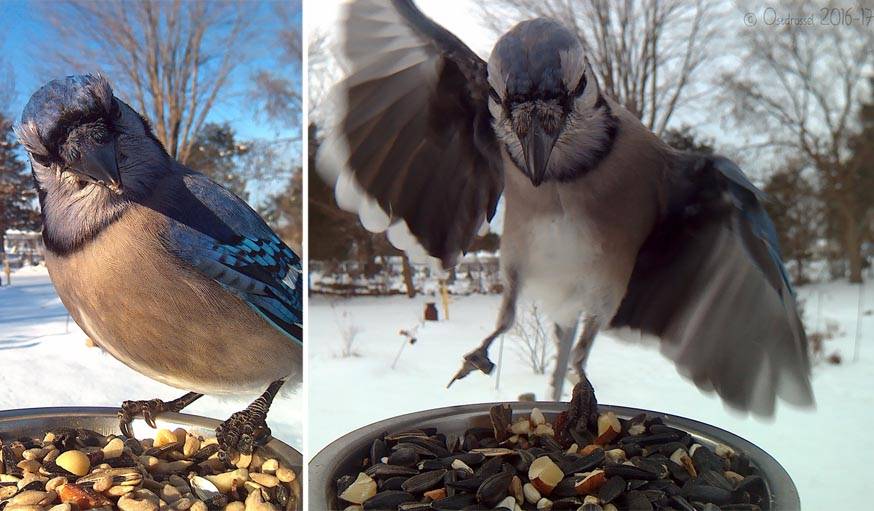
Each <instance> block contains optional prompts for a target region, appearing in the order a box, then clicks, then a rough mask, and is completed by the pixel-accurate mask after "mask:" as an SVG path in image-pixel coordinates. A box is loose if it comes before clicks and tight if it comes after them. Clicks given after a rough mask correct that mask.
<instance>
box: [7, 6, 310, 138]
mask: <svg viewBox="0 0 874 511" xmlns="http://www.w3.org/2000/svg"><path fill="white" fill-rule="evenodd" d="M282 1H284V2H288V0H282ZM271 3H272V2H271V1H255V0H247V1H246V2H245V3H244V4H245V5H246V6H251V8H252V11H251V12H252V14H253V16H256V17H257V18H259V20H260V25H259V29H258V32H259V33H260V34H261V35H262V36H263V39H264V42H263V43H262V44H264V51H263V52H260V56H259V57H258V58H257V59H255V60H253V61H251V62H248V63H246V64H245V65H243V66H241V67H240V68H239V69H238V70H237V71H236V72H235V74H234V75H233V76H232V79H231V81H230V83H229V86H228V87H227V88H226V92H227V94H225V97H224V100H223V101H221V102H220V103H217V104H216V106H215V107H214V108H213V109H212V110H211V112H210V115H209V117H208V121H214V122H225V121H227V122H228V123H230V124H231V126H233V127H234V128H235V129H236V131H237V134H238V138H240V139H241V140H248V139H267V140H272V139H277V138H288V137H292V136H297V135H299V132H298V130H297V129H294V130H293V129H290V128H286V127H278V126H274V125H271V124H270V123H268V122H266V121H265V119H264V118H262V117H259V116H258V115H256V110H255V107H254V105H253V104H252V100H251V98H249V97H248V95H247V94H246V92H247V91H248V90H249V88H250V87H251V81H250V80H251V76H252V74H253V73H254V72H255V71H256V70H257V69H263V68H265V67H266V68H274V69H280V67H279V63H278V62H277V60H276V56H275V54H276V53H277V51H276V50H274V47H275V45H276V43H275V38H273V37H272V34H275V33H276V32H277V31H278V30H280V28H281V26H280V23H281V21H280V20H279V19H278V18H277V17H276V16H271V13H272V12H273V7H274V6H273V5H271ZM45 8H51V2H50V0H41V1H37V0H2V1H0V59H3V61H4V62H3V63H4V64H6V65H8V66H9V67H11V69H12V71H13V74H14V76H15V83H16V86H15V91H16V94H15V97H14V98H13V99H12V101H11V102H10V104H9V105H3V106H6V108H5V110H6V111H7V113H8V114H11V115H12V116H14V118H15V119H16V120H18V119H19V117H20V115H21V110H22V109H23V108H24V105H25V104H26V103H27V100H28V98H29V97H30V95H31V94H32V93H33V92H34V91H35V90H36V89H38V88H39V87H40V86H41V85H42V84H43V83H45V82H47V81H48V80H51V79H53V78H57V76H50V75H46V74H44V73H45V72H44V71H43V70H41V69H40V68H39V62H40V60H41V56H40V55H38V54H37V52H38V50H39V48H40V47H41V46H40V45H38V44H35V43H34V42H35V41H48V42H49V44H51V42H52V40H53V39H56V36H55V34H54V30H53V27H52V26H51V24H50V23H49V22H48V21H47V20H45V19H44V18H43V12H44V10H45ZM294 20H295V22H296V23H297V25H298V28H299V26H300V21H301V18H300V12H298V14H297V15H296V16H295V18H294ZM87 33H88V32H87V31H85V30H83V35H84V36H87ZM57 47H58V48H59V51H63V50H62V48H61V45H57ZM284 67H285V68H287V66H284ZM5 72H6V69H5V66H0V73H5ZM71 72H72V71H71ZM283 73H288V75H289V76H292V77H294V78H295V79H296V80H297V81H298V83H300V69H299V68H296V69H284V70H283ZM109 78H110V81H112V77H109ZM117 92H120V91H117ZM119 95H123V94H122V93H119ZM293 150H294V151H295V153H299V147H297V148H294V149H293Z"/></svg>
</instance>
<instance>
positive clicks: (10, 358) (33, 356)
mask: <svg viewBox="0 0 874 511" xmlns="http://www.w3.org/2000/svg"><path fill="white" fill-rule="evenodd" d="M3 283H4V287H0V409H12V408H30V407H42V406H112V407H117V406H118V405H119V404H121V402H122V401H124V400H125V399H151V398H154V397H159V398H162V399H165V400H169V399H173V398H176V397H179V396H180V395H182V394H183V393H184V391H180V390H179V389H175V388H173V387H169V386H166V385H163V384H161V383H158V382H155V381H153V380H150V379H149V378H146V377H145V376H141V375H140V374H138V373H136V372H135V371H133V370H131V369H128V367H127V366H125V365H124V364H122V363H121V362H118V361H117V360H115V359H114V358H112V357H111V356H110V355H108V354H106V353H104V352H103V351H102V350H100V349H98V348H89V347H88V346H86V344H85V339H86V336H85V334H84V333H83V332H82V331H81V330H80V329H79V328H78V327H77V326H76V324H75V323H74V322H72V321H70V322H69V323H68V322H67V313H66V310H65V309H64V306H63V305H62V304H61V301H60V299H58V297H57V295H56V294H55V291H54V288H53V287H52V284H51V281H50V280H49V277H48V273H47V272H46V269H45V268H44V267H26V268H22V269H20V270H18V271H17V272H15V273H13V274H12V286H11V287H6V286H5V284H6V279H5V277H4V279H3ZM255 397H256V396H243V397H240V398H236V397H235V398H216V397H212V396H204V397H202V398H200V399H199V400H198V401H196V402H195V403H194V404H192V405H191V406H190V407H188V408H186V409H185V410H184V412H185V413H191V414H195V415H202V416H206V417H212V418H215V419H219V420H224V419H226V418H228V417H229V416H230V415H231V414H232V413H234V412H236V411H238V410H241V409H243V408H245V407H246V406H247V405H248V403H249V402H250V401H252V400H253V399H254V398H255ZM302 409H303V399H302V393H301V392H298V393H297V394H289V395H280V396H279V397H277V399H276V400H275V401H274V403H273V408H272V410H271V412H270V415H269V417H268V420H267V422H268V424H269V425H270V428H271V429H272V431H273V435H274V436H275V437H276V438H279V439H281V440H282V441H284V442H286V443H288V444H289V445H292V446H294V447H295V448H297V449H298V450H300V449H301V446H302V443H303V442H302V437H303V413H302Z"/></svg>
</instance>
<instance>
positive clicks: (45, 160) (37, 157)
mask: <svg viewBox="0 0 874 511" xmlns="http://www.w3.org/2000/svg"><path fill="white" fill-rule="evenodd" d="M30 156H31V157H32V158H33V161H35V162H37V163H39V164H40V165H42V166H43V167H48V166H49V165H51V164H52V161H51V159H49V157H48V156H45V155H43V154H36V153H30Z"/></svg>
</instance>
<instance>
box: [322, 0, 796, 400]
mask: <svg viewBox="0 0 874 511" xmlns="http://www.w3.org/2000/svg"><path fill="white" fill-rule="evenodd" d="M343 30H344V35H345V41H344V43H343V51H344V52H345V55H346V57H347V59H348V61H349V64H350V66H351V70H350V73H349V75H348V77H347V78H346V79H345V80H343V81H342V82H340V84H339V85H338V87H337V89H336V92H337V95H338V99H339V101H338V103H337V109H336V119H335V123H334V124H335V126H334V127H333V130H332V131H331V133H330V135H329V137H328V138H327V140H326V141H325V143H324V145H323V146H322V149H321V150H320V154H319V156H318V166H319V168H320V171H321V172H322V173H323V175H324V176H325V177H326V179H327V180H328V181H332V182H334V183H335V191H336V197H337V202H338V204H339V205H340V206H341V207H343V208H345V209H347V210H350V211H354V212H357V213H358V214H359V216H360V217H361V220H362V223H363V224H364V225H365V227H367V228H369V229H371V230H373V231H377V232H379V231H387V235H388V238H389V240H390V241H392V242H393V243H394V244H395V245H396V246H398V247H399V248H402V249H404V250H407V251H408V252H410V253H412V254H427V255H430V256H433V257H434V258H437V259H439V260H440V262H441V263H442V265H443V266H444V267H449V266H452V265H453V264H454V263H455V262H456V260H457V257H458V256H459V255H460V254H461V253H462V252H463V251H465V250H466V249H467V248H468V247H469V246H470V244H471V241H472V239H473V237H474V236H475V235H476V234H477V232H478V231H479V230H480V229H481V228H482V226H483V224H484V223H485V222H486V221H487V220H490V219H491V218H492V216H493V215H494V213H495V208H496V207H497V204H498V199H499V197H500V196H501V195H502V194H503V197H504V201H505V207H506V209H505V216H504V224H503V225H504V227H503V233H502V236H501V267H502V273H503V278H504V284H505V285H504V295H503V301H502V305H501V307H500V311H499V314H498V321H497V326H496V328H495V331H494V332H493V333H492V334H491V335H489V336H488V337H487V338H486V339H485V340H484V341H483V342H482V343H481V344H480V346H479V347H478V348H477V349H475V350H474V351H472V352H470V353H468V354H467V355H465V357H464V364H463V366H462V368H461V370H460V371H459V372H458V373H457V374H456V375H455V378H453V380H452V381H455V379H457V378H463V377H465V376H466V375H467V374H469V373H470V372H472V371H474V370H481V371H483V372H486V373H489V372H490V371H491V370H492V368H493V367H494V364H492V362H491V361H490V360H489V358H488V348H489V346H490V344H491V343H492V341H493V340H494V339H495V338H497V337H498V336H500V335H501V334H503V333H505V332H506V331H507V330H508V329H509V328H510V327H511V326H512V325H513V322H514V316H515V311H516V302H517V297H518V296H519V294H520V293H521V292H526V293H527V294H528V295H529V296H530V297H532V298H534V299H536V300H538V301H540V302H541V303H542V304H543V307H544V310H545V311H546V312H547V313H548V315H549V316H550V318H551V319H552V320H553V322H554V325H555V328H554V331H555V336H556V340H557V344H558V350H557V352H558V355H557V363H556V369H555V372H554V373H553V376H552V388H553V395H552V397H553V399H555V400H558V399H559V398H560V396H561V389H562V385H563V383H564V379H565V377H566V375H567V370H568V367H569V366H572V367H573V369H574V371H575V373H576V376H578V377H580V378H582V377H583V376H584V364H585V360H586V358H587V356H588V352H589V349H590V347H591V344H592V340H593V338H594V337H595V335H596V333H597V332H598V331H599V330H601V329H605V328H620V329H623V330H624V331H634V332H637V333H636V334H635V335H640V334H641V333H642V334H644V335H647V336H648V337H655V338H657V339H658V340H659V345H660V348H661V351H662V353H663V354H665V355H666V356H668V357H669V358H671V359H672V360H673V361H674V362H675V363H676V366H677V368H678V370H679V371H680V372H681V373H682V374H683V375H685V376H687V377H688V378H689V379H691V380H692V381H693V382H694V383H695V384H696V385H697V386H699V387H701V388H702V389H706V390H715V391H716V392H717V393H718V394H719V395H720V396H721V397H722V398H723V399H724V400H725V401H726V402H727V403H728V404H729V405H731V406H733V407H735V408H738V409H742V410H749V411H752V412H753V413H756V414H761V415H770V414H772V413H773V410H774V406H775V401H776V397H777V396H780V397H781V398H783V399H785V400H787V401H789V402H791V403H796V404H800V405H806V404H811V403H812V401H813V397H812V391H811V387H810V381H809V375H810V362H809V359H808V352H807V341H806V338H805V335H804V330H803V327H802V324H801V321H800V319H799V316H798V312H797V310H796V306H795V298H794V295H793V291H792V288H791V286H790V283H789V279H788V277H787V274H786V271H785V269H784V267H783V264H782V262H781V259H780V252H779V248H778V244H777V237H776V233H775V231H774V226H773V224H772V222H771V220H770V219H769V218H768V216H767V214H766V213H765V211H764V209H763V208H762V200H763V197H762V194H761V192H760V191H759V190H757V189H756V188H755V187H754V186H753V185H752V184H751V183H750V182H749V180H748V179H747V178H746V177H745V176H744V174H743V173H742V172H741V170H740V169H739V168H738V167H737V166H736V165H735V164H734V163H732V162H731V161H729V160H728V159H726V158H722V157H717V156H708V155H701V154H692V153H687V152H680V151H676V150H674V149H672V148H670V147H669V146H667V145H666V144H665V143H664V142H662V141H661V140H660V139H659V138H658V137H656V136H655V135H654V134H653V133H652V132H650V131H649V130H648V129H647V128H646V127H645V126H643V125H642V124H641V122H640V121H639V120H638V119H637V118H636V117H635V116H634V115H632V114H631V113H629V112H628V111H627V110H626V109H625V108H623V107H622V106H621V105H620V104H618V103H617V102H615V101H614V100H613V99H611V98H609V97H607V96H606V95H605V94H603V93H602V92H601V90H600V88H599V86H598V82H597V80H596V77H595V74H594V73H593V71H592V69H591V68H590V66H589V63H588V60H587V58H586V55H585V50H584V48H583V46H582V45H581V43H580V41H579V39H578V38H577V37H576V36H575V35H574V34H573V33H572V32H571V31H569V30H568V29H567V28H565V27H564V26H563V25H561V24H560V23H558V22H556V21H554V20H549V19H535V20H530V21H525V22H522V23H519V24H518V25H516V26H515V27H514V28H512V29H511V30H510V31H509V32H507V33H506V34H504V35H503V36H502V37H501V38H500V40H499V41H498V42H497V44H496V45H495V48H494V50H493V51H492V53H491V56H490V57H489V60H488V62H485V61H483V60H482V59H480V58H479V57H478V56H477V55H476V54H475V53H474V52H473V51H471V50H470V49H469V48H468V47H467V46H465V45H464V43H462V42H461V41H460V40H459V39H458V38H457V37H456V36H455V35H453V34H452V33H450V32H449V31H447V30H446V29H445V28H443V27H441V26H440V25H438V24H437V23H435V22H434V21H432V20H430V19H429V18H427V17H426V16H425V15H424V14H422V12H421V11H419V10H418V9H417V8H416V6H415V5H414V4H413V2H412V1H410V0H392V1H391V2H383V1H377V0H356V1H354V2H351V3H350V4H347V7H346V15H345V20H344V27H343ZM580 324H582V328H580ZM577 330H580V334H579V340H578V342H577V343H576V346H574V340H575V339H577V334H576V332H577ZM450 383H451V382H450Z"/></svg>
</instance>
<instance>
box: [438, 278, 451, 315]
mask: <svg viewBox="0 0 874 511" xmlns="http://www.w3.org/2000/svg"><path fill="white" fill-rule="evenodd" d="M440 298H441V299H442V300H443V320H444V321H448V320H449V288H448V287H447V286H446V280H445V279H440Z"/></svg>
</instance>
